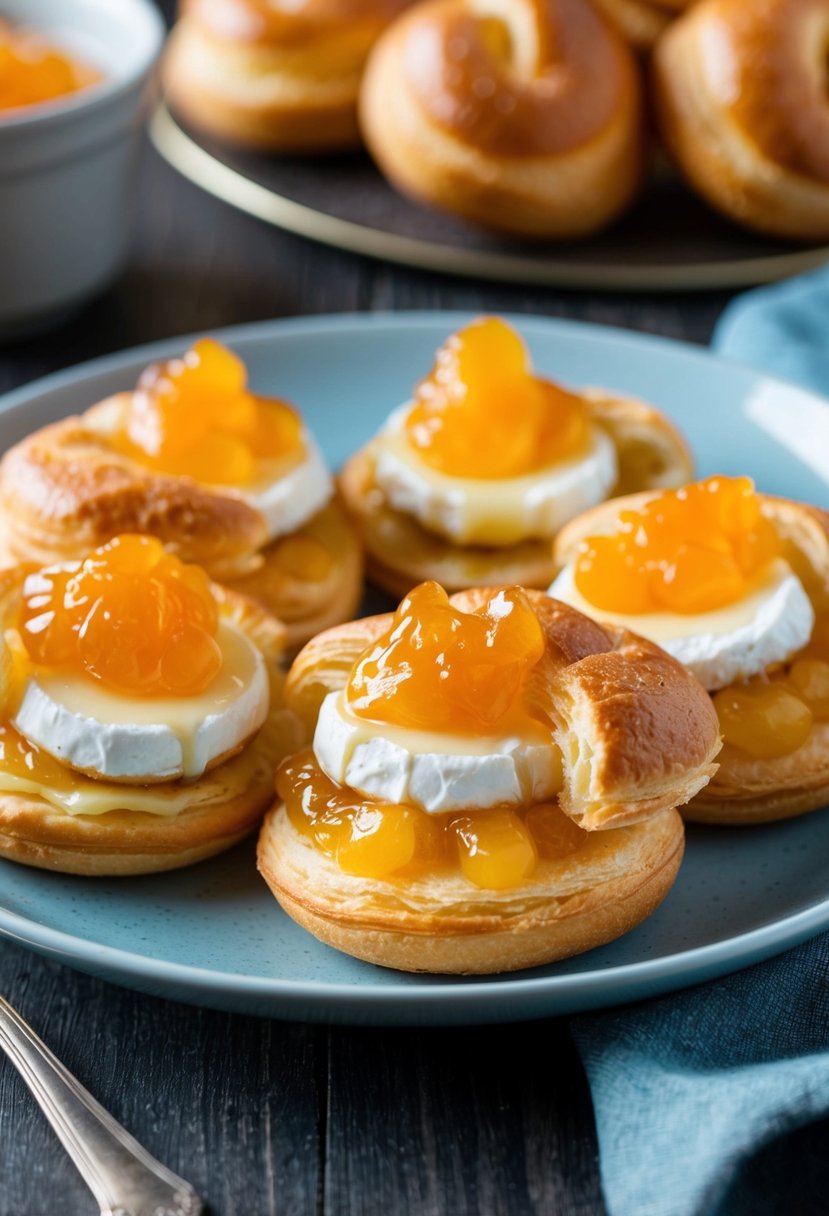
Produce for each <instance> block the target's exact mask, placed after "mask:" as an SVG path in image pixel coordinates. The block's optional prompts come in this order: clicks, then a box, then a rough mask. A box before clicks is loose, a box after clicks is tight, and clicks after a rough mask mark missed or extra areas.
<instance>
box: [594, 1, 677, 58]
mask: <svg viewBox="0 0 829 1216" xmlns="http://www.w3.org/2000/svg"><path fill="white" fill-rule="evenodd" d="M693 3H694V0H593V4H594V5H595V6H596V8H597V9H599V11H600V12H602V13H604V14H605V16H606V17H607V18H608V19H609V20H610V21H611V22H612V23H613V25H615V26H616V28H617V29H618V30H619V31H620V32H621V33H622V34H624V36H625V38H627V40H628V42H630V43H631V45H632V46H633V47H635V48H636V50H637V51H649V50H651V48H652V47H653V45H654V43H655V42H656V40H657V38H658V37H659V36H660V34H662V33H663V32H664V31H665V30H666V29H667V28H668V26H669V25H670V23H671V22H672V21H674V20H675V19H676V17H677V16H678V15H679V14H680V13H681V12H683V11H684V10H685V9H686V8H689V7H690V5H691V4H693Z"/></svg>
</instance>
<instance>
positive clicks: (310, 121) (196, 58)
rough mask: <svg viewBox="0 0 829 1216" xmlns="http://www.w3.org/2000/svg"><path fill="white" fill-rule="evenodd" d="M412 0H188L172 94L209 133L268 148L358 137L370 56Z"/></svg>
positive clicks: (322, 145)
mask: <svg viewBox="0 0 829 1216" xmlns="http://www.w3.org/2000/svg"><path fill="white" fill-rule="evenodd" d="M409 3H411V0H298V2H296V3H290V4H288V3H283V2H280V3H272V2H271V0H183V3H182V5H181V18H180V20H179V22H178V25H177V26H176V27H175V29H174V30H173V33H172V34H171V36H170V40H169V43H168V46H167V53H166V56H165V60H164V69H163V74H164V83H165V87H166V92H167V96H168V97H169V99H170V101H171V102H172V103H173V105H174V106H175V108H176V110H177V111H178V112H179V113H181V114H182V115H183V116H184V117H185V118H186V119H187V120H188V121H190V122H192V123H193V124H194V126H197V127H200V128H201V129H202V130H204V131H206V132H207V133H208V134H209V135H214V136H216V137H218V138H219V139H227V140H230V141H232V142H233V143H237V144H243V145H246V146H249V147H253V148H261V149H263V150H266V151H271V152H303V153H305V152H328V151H339V150H344V149H349V148H352V147H356V146H358V144H359V142H360V136H359V131H358V127H357V93H358V90H359V85H360V77H361V75H362V71H363V66H364V64H365V60H366V57H367V56H368V53H369V51H370V49H371V47H372V45H373V44H374V42H375V41H376V40H377V37H378V36H379V34H380V33H381V31H382V30H383V28H384V27H385V26H386V25H387V24H388V22H389V21H390V20H391V19H392V18H393V17H394V16H395V15H396V14H397V13H398V12H400V11H401V10H402V9H403V8H405V7H406V5H407V4H409Z"/></svg>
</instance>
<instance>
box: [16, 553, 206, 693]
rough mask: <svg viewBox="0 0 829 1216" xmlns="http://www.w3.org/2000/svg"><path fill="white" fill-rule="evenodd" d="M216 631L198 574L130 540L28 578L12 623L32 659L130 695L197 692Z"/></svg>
mask: <svg viewBox="0 0 829 1216" xmlns="http://www.w3.org/2000/svg"><path fill="white" fill-rule="evenodd" d="M218 625H219V616H218V608H217V605H216V601H215V599H214V598H213V595H212V592H211V590H210V583H209V581H208V578H207V575H206V574H205V573H204V571H203V570H201V569H200V568H199V567H198V566H188V565H184V564H183V563H182V562H181V561H179V559H178V558H177V557H173V556H172V555H171V554H169V553H166V552H165V550H164V547H163V545H162V544H161V542H160V541H158V540H155V539H153V538H152V537H148V536H133V535H124V536H119V537H116V538H115V539H114V540H112V541H110V542H109V543H108V544H106V545H103V546H102V547H101V548H100V549H96V550H94V552H92V553H90V554H89V556H88V557H86V558H85V559H84V560H83V561H80V562H78V561H76V562H65V563H62V564H60V565H56V566H48V567H46V568H45V569H43V570H39V571H37V572H36V573H33V574H30V575H29V576H28V577H27V579H26V581H25V583H24V586H23V597H22V603H21V606H20V613H19V619H18V627H19V631H20V636H21V637H22V639H23V643H24V646H25V648H26V650H27V652H28V655H29V657H30V659H31V661H32V662H34V663H36V664H38V665H40V666H45V667H57V668H63V669H66V670H67V671H72V672H78V673H84V672H85V673H86V674H88V675H90V676H91V677H92V678H93V679H96V680H100V681H101V683H102V684H104V685H106V686H107V687H109V688H112V689H114V690H115V691H117V692H122V693H129V694H132V695H139V696H177V697H185V696H192V695H195V694H197V693H200V692H202V691H203V690H204V689H205V688H206V687H207V686H208V684H209V683H210V682H211V680H213V678H214V677H215V676H216V675H217V673H218V671H219V669H220V667H221V665H222V654H221V650H220V649H219V646H218V643H217V642H216V633H217V630H218Z"/></svg>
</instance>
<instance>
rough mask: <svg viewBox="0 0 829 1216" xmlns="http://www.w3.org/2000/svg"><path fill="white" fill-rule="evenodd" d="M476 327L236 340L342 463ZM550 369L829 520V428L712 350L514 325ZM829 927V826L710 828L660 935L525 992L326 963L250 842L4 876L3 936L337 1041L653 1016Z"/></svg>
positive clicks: (48, 409)
mask: <svg viewBox="0 0 829 1216" xmlns="http://www.w3.org/2000/svg"><path fill="white" fill-rule="evenodd" d="M466 319H467V318H466V317H464V316H459V315H454V314H451V313H415V314H408V315H406V314H397V315H395V316H366V317H328V318H319V319H313V320H301V321H281V322H272V323H267V324H261V325H254V326H247V327H245V328H243V329H237V330H228V331H226V332H225V333H223V334H222V335H220V336H221V337H222V338H223V339H224V340H225V341H227V342H229V343H230V345H232V346H233V347H234V348H235V349H236V350H237V351H238V352H239V354H240V355H241V356H242V357H243V358H244V359H245V360H246V362H247V364H248V367H249V368H250V374H251V380H252V383H253V385H254V387H255V388H257V389H259V390H261V391H263V392H266V393H267V392H271V393H279V394H282V395H284V396H286V397H289V398H291V399H293V400H294V401H295V402H296V403H297V404H298V405H299V406H300V407H301V408H302V409H303V411H304V412H305V414H306V415H307V417H308V419H309V421H310V423H311V425H312V427H313V428H314V429H315V431H316V433H317V435H318V436H319V438H320V439H321V441H322V443H323V446H324V447H325V448H326V450H327V454H328V456H329V458H330V460H331V461H332V463H333V464H334V465H337V464H339V463H340V462H341V461H342V460H343V459H344V457H346V456H347V455H348V454H349V453H350V452H352V451H353V450H354V449H355V448H356V447H358V446H359V445H360V444H362V443H363V441H364V440H365V439H367V438H368V436H369V435H370V434H371V433H372V431H374V429H375V428H376V427H377V426H378V424H379V423H380V422H381V421H382V419H383V418H384V417H385V415H386V414H387V413H388V411H389V410H390V409H391V408H392V406H395V405H397V404H399V403H400V402H401V401H402V400H404V398H405V397H406V395H407V393H408V392H409V390H410V388H411V386H412V384H413V382H414V381H415V380H416V379H417V378H418V377H419V376H420V375H422V374H423V373H424V372H425V371H426V370H427V369H428V368H429V366H430V361H431V358H432V355H433V353H434V350H435V348H436V347H437V346H438V345H439V343H440V342H441V341H442V340H443V338H444V337H445V336H446V335H447V333H448V332H449V331H450V330H451V329H453V328H455V327H457V326H458V325H459V324H461V323H462V322H463V321H464V320H466ZM514 320H515V323H516V324H517V325H518V326H520V328H521V331H522V332H523V333H524V335H525V336H526V338H527V339H528V341H529V344H530V346H531V348H532V353H533V355H534V357H535V360H536V363H537V365H538V367H539V368H540V369H541V370H542V371H543V372H547V373H549V374H550V375H552V376H556V377H561V378H562V379H563V380H566V381H570V382H572V383H573V384H576V385H581V384H601V385H606V386H609V387H612V388H616V389H620V390H624V391H625V392H630V393H634V394H640V395H641V396H643V397H645V398H647V399H648V400H650V401H653V402H655V403H656V404H658V405H660V406H662V407H663V408H664V409H665V410H666V411H667V412H668V413H669V414H670V415H671V416H672V417H673V418H674V419H675V420H676V422H677V423H678V424H679V425H680V427H681V428H682V429H683V431H684V432H685V434H686V435H687V436H688V437H689V439H690V441H691V443H692V445H693V448H694V451H695V452H696V455H697V460H698V466H699V470H700V473H702V474H707V473H714V472H722V473H730V474H737V473H750V474H751V475H752V476H753V477H754V478H755V479H756V480H757V483H758V485H759V486H760V488H761V489H763V490H766V491H769V492H771V493H775V494H785V495H788V496H790V497H794V498H801V499H805V500H808V501H811V502H815V503H819V504H821V505H823V506H827V507H829V408H827V405H826V404H825V403H824V402H823V401H821V400H820V399H819V398H817V397H815V396H812V395H811V394H809V393H806V392H802V391H800V390H799V389H795V388H793V387H791V386H789V385H786V384H782V383H780V382H778V381H774V380H770V379H768V378H766V377H764V376H760V375H757V374H756V373H754V372H751V371H749V370H747V369H745V368H742V367H735V366H732V365H729V364H727V363H724V362H722V361H720V360H717V359H714V358H713V357H712V356H710V355H709V354H707V353H705V352H704V351H700V350H695V349H693V348H689V347H684V346H681V345H678V344H676V343H670V342H665V341H661V340H657V339H653V338H645V337H638V336H633V335H630V334H626V333H619V332H615V331H610V330H604V329H599V328H595V327H589V326H583V325H574V324H566V323H564V322H559V321H545V320H537V319H536V320H533V319H529V318H525V317H520V318H514ZM185 341H186V340H185V339H180V340H176V341H174V342H165V343H163V344H160V345H156V346H152V347H146V348H144V349H142V350H138V351H131V352H129V353H127V354H123V355H118V356H116V357H113V358H108V359H102V360H98V361H97V362H95V363H91V364H88V365H86V366H85V367H82V368H78V369H75V370H73V371H70V372H67V373H62V374H61V375H58V376H52V377H50V378H49V379H47V380H43V381H41V382H40V383H38V384H36V385H32V386H29V387H28V388H26V389H23V390H20V391H18V392H16V393H12V394H10V395H9V396H8V397H7V398H6V399H5V401H4V403H3V410H2V413H0V446H2V447H6V446H8V445H9V444H10V443H12V442H14V441H16V440H18V439H20V438H22V437H23V436H24V435H25V434H27V433H28V432H29V431H31V430H33V429H34V428H35V427H39V426H42V425H43V424H44V423H47V422H51V421H53V420H54V419H56V418H59V417H61V416H62V415H64V414H69V413H73V412H75V411H77V410H81V409H83V408H84V407H86V406H87V405H90V404H91V403H92V402H94V401H97V400H98V399H100V398H101V397H104V396H105V395H107V394H108V393H112V392H114V391H115V390H117V389H122V388H127V387H129V386H131V385H132V384H133V383H134V382H135V379H136V376H137V374H138V372H139V371H140V370H141V368H143V367H144V366H145V364H146V363H147V362H148V361H149V360H151V359H157V358H166V357H169V356H170V355H173V354H176V353H178V352H180V351H181V350H182V348H183V344H184V342H185ZM826 927H829V814H827V813H826V812H825V811H823V812H819V813H817V814H813V815H808V816H806V817H805V818H802V819H797V820H793V821H790V822H788V823H781V824H776V825H770V826H767V827H758V828H751V829H744V830H742V831H740V830H729V829H720V830H714V829H703V828H695V827H692V828H691V829H690V830H689V833H688V848H687V853H686V860H685V862H684V864H683V867H682V870H681V873H680V875H679V879H678V881H677V883H676V885H675V886H674V888H673V890H672V891H671V893H670V894H669V896H668V898H667V899H666V900H665V902H664V903H663V904H662V906H661V907H660V908H659V909H658V911H657V912H656V913H655V914H654V915H653V916H652V917H651V918H650V920H648V921H647V922H646V923H645V924H644V925H641V926H640V927H639V928H638V929H636V930H635V931H634V932H633V933H629V934H628V935H627V936H626V937H624V938H622V939H621V940H620V941H618V942H614V943H613V944H612V945H610V946H605V947H603V948H601V949H599V950H593V951H591V952H590V953H589V954H584V955H581V956H580V957H579V958H576V959H572V960H570V961H569V962H565V963H557V964H555V965H553V966H550V967H543V968H539V969H537V970H535V971H527V972H522V973H520V974H518V975H513V976H509V977H505V978H499V977H497V976H496V977H493V978H490V979H469V980H464V979H443V978H438V977H430V976H412V975H402V974H397V973H395V972H391V971H384V970H381V969H379V968H376V967H372V966H369V965H367V964H364V963H360V962H357V961H356V960H354V959H351V958H347V957H345V956H344V955H341V954H338V953H336V952H335V951H333V950H330V949H328V948H327V947H326V946H322V945H320V944H319V943H318V942H317V941H316V940H315V939H313V938H312V937H309V936H308V934H306V933H305V932H304V931H303V930H302V929H300V928H299V927H298V926H297V925H295V924H294V923H293V922H292V921H290V920H289V919H288V918H287V917H286V916H285V915H284V914H283V913H282V911H281V910H280V908H279V907H278V905H277V904H276V903H275V901H274V900H273V899H272V897H271V895H270V894H269V892H268V890H267V889H266V887H265V885H264V883H263V882H262V881H261V879H260V878H259V877H258V876H257V874H256V872H255V869H254V864H253V845H252V843H251V842H247V843H245V844H242V845H240V846H238V847H237V848H236V849H235V850H234V851H233V852H231V853H229V854H226V855H225V856H223V857H219V858H217V859H215V860H213V861H210V862H204V863H202V864H201V865H198V866H194V867H193V868H191V869H189V870H182V871H178V872H174V873H171V874H162V875H159V876H158V877H154V878H130V879H119V880H103V879H99V880H95V879H81V878H73V877H68V876H64V875H59V874H48V873H42V872H40V871H37V870H30V869H26V868H25V867H23V866H16V865H13V864H12V863H10V862H1V861H0V932H1V933H3V934H4V935H6V936H7V937H9V938H13V939H14V940H16V941H18V942H22V943H23V944H25V945H27V946H30V947H31V948H32V949H34V950H37V951H39V952H40V953H42V954H45V955H48V956H50V957H53V958H57V959H60V960H62V961H63V962H66V963H69V964H71V965H72V966H75V967H78V968H80V969H82V970H84V971H89V972H91V973H93V974H94V975H98V976H102V977H104V978H106V979H108V980H112V981H114V982H116V983H121V984H126V985H128V986H130V987H134V988H139V989H142V990H143V991H147V992H152V993H156V994H159V995H163V996H167V997H172V998H175V999H179V1000H184V1001H192V1002H194V1003H197V1004H204V1005H210V1006H215V1007H221V1008H228V1009H236V1010H241V1011H246V1012H252V1013H258V1014H264V1015H268V1016H275V1017H286V1018H301V1019H309V1020H319V1021H332V1022H375V1023H387V1024H391V1023H400V1024H403V1023H408V1024H413V1023H446V1024H448V1023H458V1022H485V1021H509V1020H513V1019H519V1018H530V1017H540V1016H543V1015H546V1014H553V1013H566V1012H571V1011H573V1010H579V1009H590V1008H597V1007H599V1006H602V1005H612V1004H617V1003H621V1002H624V1001H632V1000H637V999H640V998H643V997H649V996H654V995H656V994H657V993H660V992H666V991H669V990H671V989H674V988H680V987H682V986H684V985H688V984H693V983H697V982H699V981H701V980H705V979H709V978H711V977H713V976H716V975H722V974H724V973H726V972H728V971H733V970H736V969H737V968H740V967H745V966H747V965H749V964H750V963H753V962H757V961H758V960H760V959H762V958H766V957H768V956H769V955H772V954H774V953H776V952H778V951H780V950H782V949H784V948H785V947H787V946H791V945H794V944H795V943H796V942H799V941H802V940H803V939H804V938H807V937H809V936H810V935H813V934H815V933H817V932H818V931H819V930H821V929H823V928H826Z"/></svg>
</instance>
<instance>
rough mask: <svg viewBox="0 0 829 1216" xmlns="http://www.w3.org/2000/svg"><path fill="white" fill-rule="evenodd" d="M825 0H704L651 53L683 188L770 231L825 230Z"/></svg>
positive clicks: (828, 172) (828, 175)
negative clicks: (754, 0)
mask: <svg viewBox="0 0 829 1216" xmlns="http://www.w3.org/2000/svg"><path fill="white" fill-rule="evenodd" d="M827 31H829V0H762V2H761V3H746V0H702V2H701V3H699V4H695V5H694V6H693V7H692V8H691V9H690V11H689V12H688V13H687V14H685V15H684V16H683V17H681V18H680V19H679V20H678V21H676V22H674V24H673V25H672V26H671V27H670V29H668V30H667V31H666V33H665V34H664V36H663V37H662V39H661V40H660V42H659V45H658V47H657V49H656V52H655V55H654V72H655V86H656V111H657V116H658V118H659V121H660V126H661V129H662V133H663V136H664V138H665V142H666V144H667V146H668V148H669V150H670V151H671V152H672V153H673V156H674V158H675V159H676V162H677V164H678V165H679V168H680V170H681V171H682V173H683V174H684V176H685V177H686V178H687V180H688V182H689V183H690V185H691V186H692V187H693V188H694V189H695V190H696V191H698V192H699V193H700V194H701V195H702V196H703V197H704V198H705V199H707V200H708V202H709V203H711V204H713V206H715V207H717V208H718V209H719V210H720V211H722V212H723V213H724V214H725V215H727V216H729V217H730V218H731V219H733V220H736V221H737V222H738V223H740V224H744V225H746V226H747V227H749V228H755V229H757V230H758V231H760V232H765V233H769V234H771V235H773V236H782V237H796V238H803V239H811V240H825V239H826V238H827V237H829V154H827V148H829V110H827V100H826V80H825V55H824V50H825V46H826V38H827Z"/></svg>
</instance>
